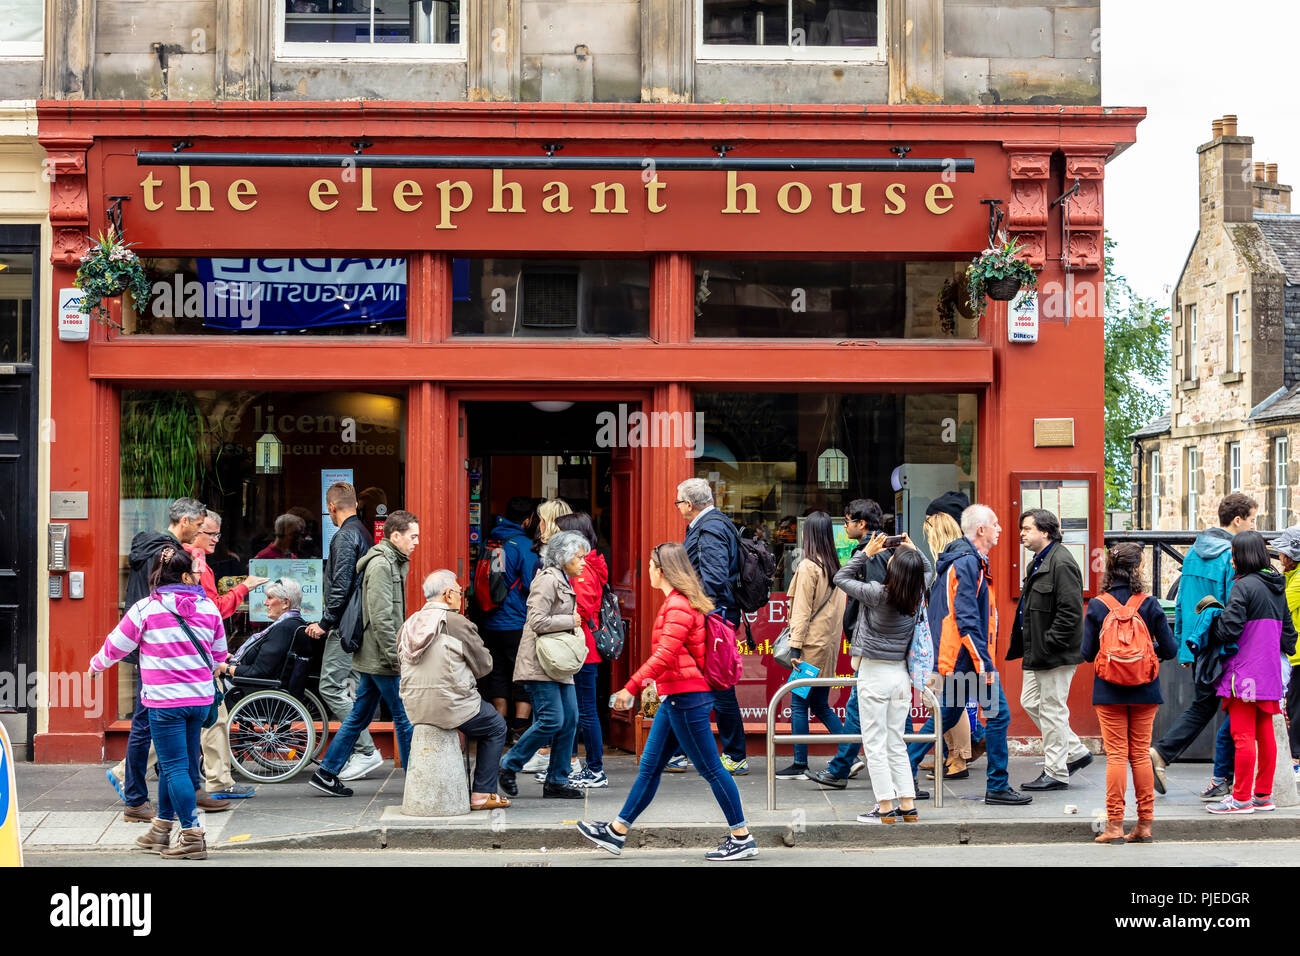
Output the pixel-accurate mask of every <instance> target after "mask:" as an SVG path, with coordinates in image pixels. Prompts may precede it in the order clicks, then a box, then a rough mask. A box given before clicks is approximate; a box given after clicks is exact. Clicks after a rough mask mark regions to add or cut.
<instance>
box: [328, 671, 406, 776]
mask: <svg viewBox="0 0 1300 956" xmlns="http://www.w3.org/2000/svg"><path fill="white" fill-rule="evenodd" d="M400 680H401V678H399V677H398V676H397V675H396V674H365V673H361V672H360V671H358V672H357V699H356V702H355V703H354V704H353V705H352V712H351V713H350V714H348V716H347V719H346V720H344V721H343V723H342V724H340V725H339V732H338V733H337V734H335V735H334V739H333V740H332V741H330V747H329V750H327V751H325V759H324V760H322V761H321V769H323V770H325V771H327V772H329V773H330V774H333V775H334V776H338V772H339V771H340V770H342V769H343V765H344V764H345V763H347V762H348V758H349V757H351V756H352V748H353V747H355V746H356V743H357V738H358V737H360V736H361V731H363V730H365V729H366V728H367V727H369V726H370V722H371V721H372V720H374V719H375V714H376V713H378V712H379V701H380V699H382V700H383V701H384V703H385V704H387V705H388V712H389V713H390V714H392V715H393V728H394V729H395V730H396V731H397V751H398V753H400V754H401V755H402V766H403V767H406V766H409V764H408V762H407V761H408V760H409V759H410V756H411V722H410V721H409V720H407V718H406V708H405V707H403V706H402V698H401V695H399V694H398V692H397V685H398V683H399V681H400Z"/></svg>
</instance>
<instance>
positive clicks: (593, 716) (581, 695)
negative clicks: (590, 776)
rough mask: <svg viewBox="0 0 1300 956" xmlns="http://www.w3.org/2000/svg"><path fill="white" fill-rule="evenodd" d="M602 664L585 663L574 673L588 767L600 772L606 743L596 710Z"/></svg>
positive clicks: (574, 687)
mask: <svg viewBox="0 0 1300 956" xmlns="http://www.w3.org/2000/svg"><path fill="white" fill-rule="evenodd" d="M598 670H600V665H599V664H596V663H591V664H583V665H582V670H580V671H578V673H576V674H574V675H573V690H574V693H576V694H577V696H578V725H579V726H580V727H581V728H582V745H583V746H584V747H585V748H586V749H587V769H588V770H590V771H591V772H592V773H596V772H598V771H599V770H600V769H601V767H603V766H604V758H605V743H604V740H603V739H602V737H601V733H600V713H599V711H597V710H596V706H597V705H596V672H597V671H598Z"/></svg>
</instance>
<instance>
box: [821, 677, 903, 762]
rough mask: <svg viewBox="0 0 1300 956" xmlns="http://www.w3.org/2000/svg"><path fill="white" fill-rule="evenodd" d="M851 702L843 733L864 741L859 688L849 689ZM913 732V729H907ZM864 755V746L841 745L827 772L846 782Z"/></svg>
mask: <svg viewBox="0 0 1300 956" xmlns="http://www.w3.org/2000/svg"><path fill="white" fill-rule="evenodd" d="M849 690H850V693H849V702H848V703H847V704H845V705H844V729H843V731H842V732H843V733H846V734H853V735H854V736H855V737H857V738H858V740H859V741H861V740H862V718H861V717H859V716H858V689H857V686H856V685H855V686H853V687H850V688H849ZM907 729H908V730H911V728H910V727H909V728H907ZM860 753H862V744H861V743H860V742H859V743H854V744H840V749H839V750H837V751H836V752H835V756H834V757H832V758H831V762H830V763H828V764H827V765H826V772H827V773H829V774H830V775H831V776H832V777H838V778H839V779H841V780H844V779H846V778H847V777H848V775H849V771H850V770H852V769H853V762H854V761H855V760H857V759H858V754H860ZM798 762H799V760H798V756H797V755H796V757H795V763H798Z"/></svg>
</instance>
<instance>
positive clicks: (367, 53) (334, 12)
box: [276, 0, 465, 60]
mask: <svg viewBox="0 0 1300 956" xmlns="http://www.w3.org/2000/svg"><path fill="white" fill-rule="evenodd" d="M461 6H462V4H461V3H460V2H458V0H280V2H279V4H278V7H277V9H278V13H279V15H278V16H277V18H276V30H277V41H278V42H277V45H276V52H277V53H278V54H280V55H281V56H286V57H311V58H315V57H322V58H332V57H351V58H356V59H406V60H413V59H420V60H437V59H447V60H456V59H464V57H465V46H464V43H463V42H462V40H463V37H462V30H461Z"/></svg>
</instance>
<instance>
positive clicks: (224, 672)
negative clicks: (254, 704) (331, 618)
mask: <svg viewBox="0 0 1300 956" xmlns="http://www.w3.org/2000/svg"><path fill="white" fill-rule="evenodd" d="M263 593H264V594H265V595H266V602H265V604H264V605H263V606H264V607H265V609H266V615H267V617H269V618H270V619H271V624H270V625H269V626H268V627H266V628H264V629H263V630H261V631H258V632H257V633H256V634H254V635H253V636H251V637H250V638H248V640H246V641H244V643H243V644H242V645H240V648H239V650H238V651H236V652H235V654H234V655H232V656H231V658H230V660H229V661H227V662H226V663H224V664H222V665H221V666H219V667H218V668H217V675H218V676H223V677H227V678H232V680H231V681H230V684H232V685H233V686H231V688H230V690H228V691H227V692H226V698H225V700H226V706H227V707H231V706H233V705H234V704H235V702H236V701H238V700H239V698H240V697H242V696H243V695H244V693H247V691H246V690H244V689H241V687H240V683H241V682H242V681H243V680H248V679H252V680H257V681H268V680H273V681H278V682H279V686H280V689H281V690H286V691H288V692H289V693H290V694H292V695H293V696H295V697H298V698H301V697H302V691H303V687H304V686H305V684H306V682H307V667H308V658H309V656H310V648H311V640H310V638H308V637H307V633H306V632H307V622H306V621H304V620H303V619H302V585H301V584H299V583H298V582H297V581H295V580H294V579H293V578H279V579H278V580H275V581H272V582H271V583H270V584H268V585H266V587H265V588H264V589H263ZM291 652H293V653H291ZM246 686H247V685H246ZM251 686H253V687H259V686H264V685H258V684H254V685H251Z"/></svg>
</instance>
